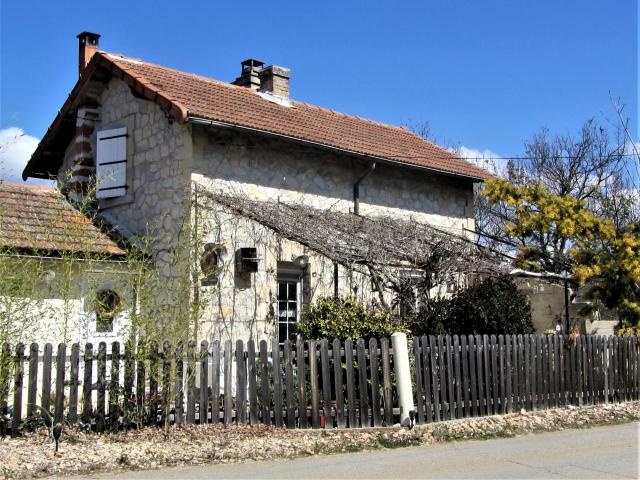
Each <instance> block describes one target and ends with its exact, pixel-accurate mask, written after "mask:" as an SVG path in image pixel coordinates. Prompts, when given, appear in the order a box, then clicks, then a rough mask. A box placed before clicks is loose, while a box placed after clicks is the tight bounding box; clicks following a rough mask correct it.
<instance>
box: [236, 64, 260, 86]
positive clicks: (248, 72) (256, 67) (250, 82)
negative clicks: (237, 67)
mask: <svg viewBox="0 0 640 480" xmlns="http://www.w3.org/2000/svg"><path fill="white" fill-rule="evenodd" d="M241 65H242V73H241V74H240V76H239V77H238V78H236V79H235V80H234V81H233V82H231V83H233V84H234V85H239V86H241V87H247V88H250V89H251V90H258V89H259V88H260V71H261V70H262V66H263V65H264V62H261V61H260V60H256V59H255V58H249V59H248V60H245V61H244V62H242V63H241Z"/></svg>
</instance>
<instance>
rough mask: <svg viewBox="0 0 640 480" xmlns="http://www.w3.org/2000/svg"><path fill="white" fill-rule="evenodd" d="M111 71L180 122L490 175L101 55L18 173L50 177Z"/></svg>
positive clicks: (399, 136) (207, 83)
mask: <svg viewBox="0 0 640 480" xmlns="http://www.w3.org/2000/svg"><path fill="white" fill-rule="evenodd" d="M111 76H114V77H117V78H120V79H122V80H123V81H124V82H125V83H127V84H128V85H129V87H130V88H131V89H132V90H133V91H134V93H135V94H136V95H137V96H139V97H142V98H146V99H148V100H150V101H154V102H156V103H157V104H158V105H159V106H160V107H161V108H162V109H163V110H165V111H166V112H167V113H168V114H169V115H171V116H172V117H173V118H175V119H177V120H178V121H181V122H185V121H188V119H189V117H196V118H201V119H205V120H211V121H216V122H220V123H223V124H228V125H233V126H238V127H241V128H247V129H253V130H257V131H260V132H265V133H267V134H272V135H276V136H283V137H287V138H289V139H291V140H294V141H300V142H307V143H309V142H310V143H312V144H317V145H319V146H322V147H324V148H330V149H337V150H342V151H346V152H350V153H352V154H357V155H365V156H367V157H371V158H376V159H380V160H385V161H387V162H392V163H397V164H401V165H412V166H417V167H422V168H427V169H431V170H434V171H439V172H443V173H446V174H451V175H459V176H464V177H469V178H471V179H474V180H484V179H487V178H490V177H491V175H490V174H489V173H488V172H486V171H485V170H483V169H481V168H479V167H476V166H475V165H472V164H471V163H469V162H467V161H465V160H463V159H461V158H459V157H458V156H456V155H455V154H453V153H451V152H449V151H448V150H445V149H443V148H440V147H438V146H437V145H434V144H433V143H431V142H429V141H427V140H425V139H423V138H422V137H420V136H418V135H416V134H415V133H413V132H411V131H410V130H408V129H406V128H400V127H393V126H390V125H385V124H382V123H378V122H374V121H372V120H367V119H364V118H359V117H354V116H350V115H345V114H342V113H338V112H335V111H333V110H328V109H324V108H320V107H316V106H313V105H309V104H307V103H302V102H297V101H291V105H290V106H289V107H287V106H284V105H280V104H278V103H275V102H272V101H269V100H267V99H265V98H263V97H262V96H260V95H258V94H257V93H255V92H253V91H251V90H249V89H248V88H245V87H240V86H236V85H231V84H229V83H225V82H220V81H217V80H213V79H211V78H206V77H202V76H199V75H194V74H190V73H185V72H180V71H178V70H173V69H170V68H166V67H162V66H160V65H154V64H151V63H148V62H145V61H143V60H138V59H134V58H129V57H125V56H123V55H116V54H110V53H106V52H98V53H96V54H95V55H94V56H93V58H92V60H91V62H89V65H88V66H87V67H86V68H85V70H84V72H83V73H82V76H81V78H80V80H79V81H78V83H77V84H76V86H75V87H74V89H73V91H72V92H71V94H70V95H69V97H68V98H67V100H66V102H65V104H64V105H63V106H62V108H61V109H60V112H59V113H58V116H57V117H56V119H55V120H54V122H53V123H52V125H51V126H50V127H49V130H48V131H47V133H46V135H45V137H44V138H43V140H42V141H41V142H40V145H38V148H37V149H36V151H35V153H34V154H33V156H32V157H31V160H30V161H29V163H28V164H27V167H26V168H25V170H24V172H23V178H25V179H26V178H27V177H29V176H34V177H40V178H49V176H52V175H53V176H55V174H56V172H57V169H58V167H59V166H60V163H61V158H60V157H61V153H60V152H61V151H64V148H65V147H66V144H67V142H68V141H69V140H70V139H71V137H72V135H73V125H74V122H73V121H72V120H73V118H71V117H70V114H71V113H72V111H73V108H74V107H75V106H77V105H78V104H79V103H80V102H81V100H82V98H83V91H84V87H85V85H86V84H88V83H89V82H90V80H91V79H92V78H94V77H96V78H97V79H99V80H100V81H108V78H110V77H111Z"/></svg>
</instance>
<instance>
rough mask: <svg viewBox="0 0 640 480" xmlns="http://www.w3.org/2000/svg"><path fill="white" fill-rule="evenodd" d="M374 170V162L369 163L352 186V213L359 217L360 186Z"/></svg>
mask: <svg viewBox="0 0 640 480" xmlns="http://www.w3.org/2000/svg"><path fill="white" fill-rule="evenodd" d="M375 169H376V162H373V163H371V165H370V166H369V168H368V169H367V171H366V172H364V175H362V177H360V178H359V179H358V180H357V181H356V183H354V184H353V213H355V214H356V215H360V184H361V183H362V182H363V180H364V179H365V178H367V177H368V176H369V175H371V174H372V173H373V171H374V170H375Z"/></svg>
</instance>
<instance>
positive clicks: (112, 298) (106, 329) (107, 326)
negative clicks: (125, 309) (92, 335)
mask: <svg viewBox="0 0 640 480" xmlns="http://www.w3.org/2000/svg"><path fill="white" fill-rule="evenodd" d="M120 311H122V301H121V300H120V296H119V295H118V294H117V293H116V292H114V291H113V290H101V291H99V292H98V293H97V294H96V300H95V312H96V332H97V333H111V332H113V320H114V318H115V316H116V315H118V313H120Z"/></svg>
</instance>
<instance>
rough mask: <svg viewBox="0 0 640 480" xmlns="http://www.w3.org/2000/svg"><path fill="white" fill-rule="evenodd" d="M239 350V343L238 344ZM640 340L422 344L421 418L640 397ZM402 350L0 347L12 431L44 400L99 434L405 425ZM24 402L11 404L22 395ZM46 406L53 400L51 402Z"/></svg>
mask: <svg viewBox="0 0 640 480" xmlns="http://www.w3.org/2000/svg"><path fill="white" fill-rule="evenodd" d="M234 346H235V348H233V347H234ZM639 351H640V344H639V342H638V339H637V337H602V336H578V337H569V336H560V335H545V336H535V335H524V336H523V335H506V336H503V335H499V336H497V337H496V336H493V335H492V336H486V335H485V336H480V335H476V336H473V335H470V336H457V335H453V336H428V337H427V336H424V337H414V338H413V349H412V355H410V357H412V358H410V360H411V364H412V379H413V382H414V402H415V403H414V404H415V406H416V410H415V414H416V421H417V422H418V423H422V422H434V421H435V422H437V421H441V420H446V419H453V418H463V417H472V416H482V415H492V414H504V413H509V412H512V411H516V410H519V409H521V408H525V409H527V410H535V409H545V408H553V407H557V406H563V405H567V404H572V405H582V404H596V403H603V402H604V403H606V402H618V401H627V400H637V399H639V398H640V372H639V370H638V363H639V362H638V356H639ZM393 358H394V355H393V350H392V349H391V348H390V341H389V340H388V339H386V338H383V339H380V340H377V339H371V340H369V341H368V342H365V341H364V340H362V339H359V340H357V341H355V342H354V341H351V340H346V341H344V342H341V341H340V340H334V341H333V342H329V341H328V340H326V339H325V340H322V341H319V342H315V341H307V342H303V341H301V340H299V341H297V342H293V343H292V342H291V341H289V340H287V341H286V342H285V343H284V344H282V345H281V344H278V342H277V341H274V342H273V343H271V344H268V343H267V342H266V341H261V342H259V343H258V344H256V342H254V341H253V340H250V341H248V342H246V343H245V342H243V341H240V340H239V341H237V342H236V343H235V345H234V344H232V342H230V341H227V342H224V343H223V344H221V343H220V342H219V341H214V342H212V343H211V344H209V343H208V342H206V341H203V342H201V343H200V345H199V348H198V345H196V344H195V343H194V342H189V343H188V344H187V345H186V346H183V345H182V344H179V345H177V346H172V345H171V344H170V343H169V342H164V343H163V345H162V346H160V347H158V346H157V345H155V344H149V345H146V346H145V347H144V348H143V347H142V346H137V347H136V346H133V347H129V346H125V347H124V348H121V345H120V344H119V343H117V342H114V343H113V344H111V345H107V344H105V343H100V344H99V345H98V348H97V351H95V350H94V348H93V346H92V345H91V344H87V345H86V346H85V347H84V349H83V350H82V353H81V350H80V345H79V344H77V343H76V344H73V345H71V347H70V348H69V349H68V348H67V345H65V344H60V345H58V347H57V350H56V354H55V355H54V353H53V347H52V345H51V344H46V345H45V346H44V347H43V348H42V349H40V347H39V346H38V345H37V344H31V345H30V347H29V349H28V350H26V347H25V346H24V345H22V344H19V345H17V346H16V347H15V348H13V349H11V348H10V347H9V346H8V345H5V346H3V348H2V350H0V368H2V369H3V370H2V371H0V378H4V379H8V381H6V383H5V385H0V410H1V411H2V414H3V415H2V417H1V418H0V434H4V433H6V432H8V431H11V432H12V433H13V434H17V433H18V432H19V431H20V428H21V427H23V426H25V425H26V424H27V423H28V422H29V421H30V419H31V420H33V419H34V418H36V417H37V415H38V414H39V412H40V411H41V408H42V409H44V410H47V411H51V412H52V416H53V417H54V419H55V421H63V420H65V421H67V422H69V423H71V424H81V425H83V426H84V428H93V429H95V430H96V431H98V432H103V431H106V430H117V429H120V428H131V427H132V426H140V425H163V424H165V421H168V422H172V423H173V422H175V423H178V424H181V423H184V422H186V423H211V422H222V423H224V424H231V423H234V422H236V423H249V424H257V423H264V424H268V425H275V426H276V427H285V426H286V427H287V428H333V427H338V428H354V427H368V426H383V425H392V424H394V423H395V422H397V421H398V419H399V415H400V413H401V412H400V411H399V408H397V405H398V402H397V399H396V389H395V385H394V381H393V380H394V378H395V374H394V371H393ZM10 400H11V402H10ZM40 407H41V408H40Z"/></svg>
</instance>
